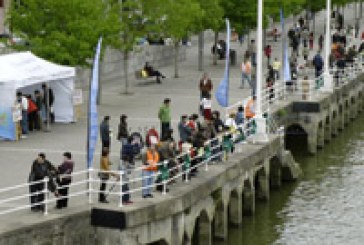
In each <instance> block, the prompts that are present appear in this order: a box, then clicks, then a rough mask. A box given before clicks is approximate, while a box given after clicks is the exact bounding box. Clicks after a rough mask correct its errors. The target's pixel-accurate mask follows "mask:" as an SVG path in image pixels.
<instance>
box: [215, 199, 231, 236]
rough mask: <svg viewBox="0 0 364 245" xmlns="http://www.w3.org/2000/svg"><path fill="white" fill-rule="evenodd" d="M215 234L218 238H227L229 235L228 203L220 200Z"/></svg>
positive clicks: (217, 208) (216, 211)
mask: <svg viewBox="0 0 364 245" xmlns="http://www.w3.org/2000/svg"><path fill="white" fill-rule="evenodd" d="M214 228H215V229H214V232H215V234H214V236H215V237H216V238H218V239H222V240H225V239H227V236H228V210H227V205H225V204H224V203H223V202H219V203H218V204H217V206H216V210H215V217H214Z"/></svg>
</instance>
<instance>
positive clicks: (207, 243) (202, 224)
mask: <svg viewBox="0 0 364 245" xmlns="http://www.w3.org/2000/svg"><path fill="white" fill-rule="evenodd" d="M198 233H199V234H198V235H199V237H198V241H199V243H198V244H199V245H212V227H211V222H210V220H209V218H208V216H207V214H206V213H205V212H202V214H201V216H200V217H199V219H198Z"/></svg>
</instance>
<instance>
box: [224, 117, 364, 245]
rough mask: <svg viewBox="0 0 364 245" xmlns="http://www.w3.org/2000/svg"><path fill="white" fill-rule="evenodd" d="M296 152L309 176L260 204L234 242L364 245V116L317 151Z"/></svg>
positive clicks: (232, 244)
mask: <svg viewBox="0 0 364 245" xmlns="http://www.w3.org/2000/svg"><path fill="white" fill-rule="evenodd" d="M299 153H301V154H296V157H297V161H298V162H300V164H301V166H302V168H303V171H304V177H303V178H302V179H301V180H300V181H298V182H297V183H295V184H286V185H284V186H283V188H282V189H280V190H278V191H273V192H272V193H271V200H270V202H269V204H268V205H267V204H264V203H259V202H258V203H257V208H256V215H255V216H254V217H244V222H243V225H242V227H241V228H232V229H230V231H229V240H228V241H227V242H225V243H218V244H230V245H238V244H244V245H265V244H289V245H290V244H294V245H297V244H298V245H300V244H310V245H311V244H319V245H325V244H330V245H331V244H349V245H351V244H353V245H356V244H358V245H359V244H364V232H363V231H364V208H363V204H364V195H362V192H363V191H362V189H363V187H364V117H363V116H362V117H361V118H359V119H358V120H357V121H355V122H354V123H352V124H351V125H350V126H349V127H348V128H347V129H345V132H343V133H341V134H340V135H339V136H338V137H337V138H335V139H334V140H332V141H331V142H330V143H329V144H328V145H327V146H325V149H324V150H322V151H319V152H318V154H317V155H315V156H309V157H308V156H305V154H302V152H299Z"/></svg>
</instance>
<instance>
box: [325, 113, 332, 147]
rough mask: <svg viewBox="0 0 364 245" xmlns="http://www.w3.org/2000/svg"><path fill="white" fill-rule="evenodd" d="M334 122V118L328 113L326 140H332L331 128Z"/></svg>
mask: <svg viewBox="0 0 364 245" xmlns="http://www.w3.org/2000/svg"><path fill="white" fill-rule="evenodd" d="M330 113H331V112H329V114H330ZM331 124H332V118H331V116H330V115H328V116H327V117H326V120H325V129H324V130H325V131H324V140H325V142H330V140H331V132H332V130H331V126H332V125H331Z"/></svg>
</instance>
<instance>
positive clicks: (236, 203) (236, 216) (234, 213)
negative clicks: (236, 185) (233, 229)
mask: <svg viewBox="0 0 364 245" xmlns="http://www.w3.org/2000/svg"><path fill="white" fill-rule="evenodd" d="M229 220H230V223H231V224H233V225H240V224H241V222H242V221H243V196H242V191H238V190H234V191H233V192H232V193H231V196H230V203H229Z"/></svg>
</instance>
